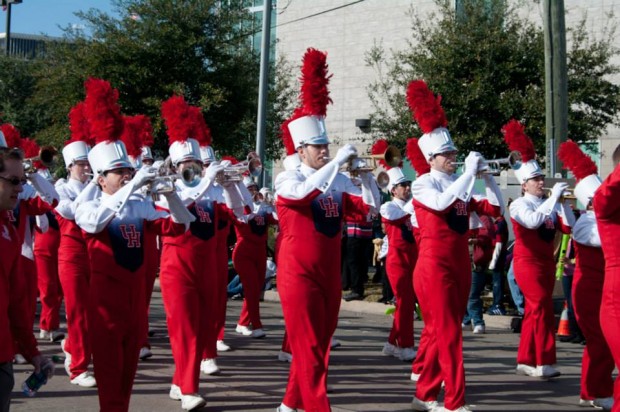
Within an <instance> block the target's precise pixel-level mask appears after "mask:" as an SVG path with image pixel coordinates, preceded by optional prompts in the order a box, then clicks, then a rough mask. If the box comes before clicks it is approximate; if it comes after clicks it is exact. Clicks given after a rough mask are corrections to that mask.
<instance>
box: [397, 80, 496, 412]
mask: <svg viewBox="0 0 620 412" xmlns="http://www.w3.org/2000/svg"><path fill="white" fill-rule="evenodd" d="M407 102H408V103H409V106H410V108H411V110H412V112H413V115H414V117H415V119H416V121H417V122H418V124H419V126H420V128H421V130H422V132H424V135H423V136H422V137H421V138H420V139H419V141H418V145H419V147H420V149H421V151H422V153H423V154H424V156H425V157H426V161H427V162H428V163H429V164H430V167H431V171H430V173H427V174H425V175H423V176H420V177H418V178H417V179H416V180H415V182H414V184H413V186H412V188H411V191H412V193H413V204H414V207H415V213H416V219H417V222H418V224H419V228H420V243H419V252H418V253H419V254H418V262H417V264H416V266H415V271H414V282H415V288H416V293H418V294H419V295H420V307H421V310H422V315H423V318H424V322H425V329H426V330H427V332H426V333H427V334H428V340H427V343H426V346H425V349H424V350H425V354H424V355H425V356H424V364H423V366H422V371H421V375H420V377H419V380H418V381H417V385H416V393H415V396H414V398H413V401H412V408H413V409H414V410H417V411H426V410H431V409H433V408H434V407H436V405H437V396H438V394H439V391H440V389H441V383H442V381H444V380H445V398H444V400H445V407H444V409H445V410H446V411H459V412H462V411H469V409H468V408H467V407H466V406H465V370H464V368H463V353H462V351H463V349H462V348H463V336H462V330H461V321H462V319H463V316H464V314H465V310H466V305H467V299H468V295H469V289H470V286H471V264H470V258H469V249H468V244H467V242H468V232H469V215H470V213H471V212H475V211H478V212H483V213H487V214H490V215H499V214H500V213H501V206H500V205H501V204H502V202H501V194H500V192H499V188H498V187H497V185H496V184H495V181H494V180H493V178H491V177H490V176H488V175H485V186H486V199H485V198H483V197H481V196H479V195H477V194H476V195H474V191H473V186H474V183H475V180H476V174H477V173H478V172H479V171H480V169H482V166H483V160H484V159H483V158H482V156H481V155H480V154H479V153H477V152H470V153H469V155H468V156H467V158H466V159H465V172H464V173H463V174H462V175H461V176H458V175H455V171H456V165H455V164H454V163H455V158H456V153H457V149H456V147H455V146H454V143H453V142H452V139H451V137H450V133H449V132H448V130H447V129H446V128H445V126H446V124H447V120H446V118H445V114H444V112H443V109H442V108H441V106H440V105H439V98H438V97H437V98H436V97H435V96H434V95H433V93H432V92H431V91H430V90H429V89H428V87H427V86H426V84H425V83H424V82H423V81H413V82H411V83H410V84H409V87H408V89H407Z"/></svg>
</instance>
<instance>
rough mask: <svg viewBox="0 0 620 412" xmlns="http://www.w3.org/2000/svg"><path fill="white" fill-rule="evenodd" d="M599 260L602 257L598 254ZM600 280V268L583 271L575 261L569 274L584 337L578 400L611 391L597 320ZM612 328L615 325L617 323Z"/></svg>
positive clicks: (610, 365) (606, 350) (610, 367)
mask: <svg viewBox="0 0 620 412" xmlns="http://www.w3.org/2000/svg"><path fill="white" fill-rule="evenodd" d="M581 248H582V246H579V249H580V250H581ZM599 250H600V249H599ZM579 258H580V257H578V259H579ZM600 259H601V260H602V259H603V256H602V253H601V255H600ZM601 263H602V262H601ZM604 280H605V271H604V269H603V270H602V271H591V272H588V273H584V272H583V271H582V270H580V267H579V264H577V265H576V268H575V274H574V277H573V308H574V310H575V317H576V318H577V323H578V324H579V328H580V329H581V331H582V332H583V335H584V336H585V338H586V347H585V349H584V350H583V358H582V360H581V395H580V396H581V399H588V400H592V399H595V398H607V397H610V396H612V395H613V392H614V383H613V380H612V378H611V374H612V373H613V371H614V358H613V357H612V356H611V352H610V350H609V346H608V345H607V342H606V341H605V337H604V336H603V331H602V330H601V322H600V320H599V311H600V309H601V300H602V296H603V282H604ZM615 327H616V328H617V327H618V324H616V326H615Z"/></svg>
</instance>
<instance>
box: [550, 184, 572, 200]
mask: <svg viewBox="0 0 620 412" xmlns="http://www.w3.org/2000/svg"><path fill="white" fill-rule="evenodd" d="M566 189H568V183H564V182H557V183H556V184H554V185H553V189H551V197H552V198H554V199H556V200H559V199H560V198H561V197H562V195H563V194H564V192H565V191H566Z"/></svg>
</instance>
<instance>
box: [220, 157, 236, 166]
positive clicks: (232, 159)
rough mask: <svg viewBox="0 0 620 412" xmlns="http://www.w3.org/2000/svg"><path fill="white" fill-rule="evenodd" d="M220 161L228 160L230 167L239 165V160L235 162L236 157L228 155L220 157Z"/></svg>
mask: <svg viewBox="0 0 620 412" xmlns="http://www.w3.org/2000/svg"><path fill="white" fill-rule="evenodd" d="M222 160H228V161H229V162H230V164H231V165H236V164H237V163H239V160H237V158H236V157H234V156H229V155H226V156H222Z"/></svg>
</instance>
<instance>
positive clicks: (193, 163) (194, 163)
mask: <svg viewBox="0 0 620 412" xmlns="http://www.w3.org/2000/svg"><path fill="white" fill-rule="evenodd" d="M192 167H193V168H195V170H200V171H201V172H202V162H197V161H196V160H186V161H184V162H180V163H178V164H177V167H176V169H177V173H183V170H186V169H189V168H192Z"/></svg>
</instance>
